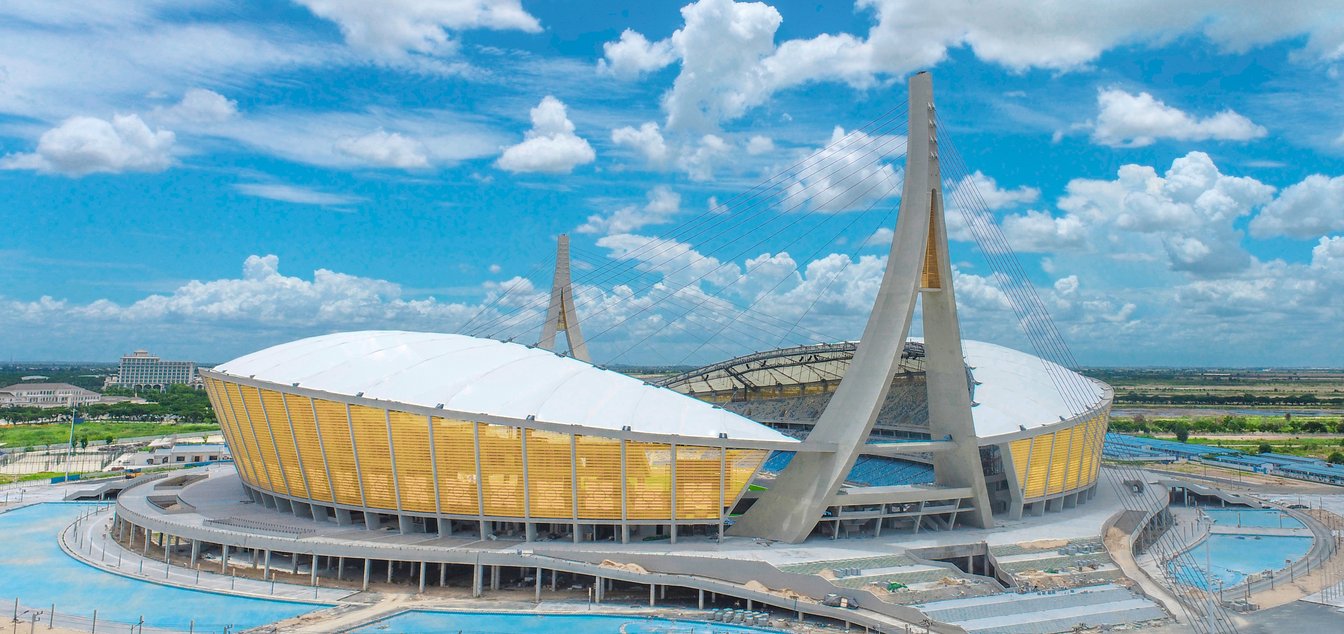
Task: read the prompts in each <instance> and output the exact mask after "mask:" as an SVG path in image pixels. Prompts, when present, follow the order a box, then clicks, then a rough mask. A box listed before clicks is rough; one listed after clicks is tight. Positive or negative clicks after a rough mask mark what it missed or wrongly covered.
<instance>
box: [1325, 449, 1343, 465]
mask: <svg viewBox="0 0 1344 634" xmlns="http://www.w3.org/2000/svg"><path fill="white" fill-rule="evenodd" d="M1325 461H1326V462H1328V463H1330V464H1344V453H1340V452H1338V451H1336V452H1334V453H1332V454H1330V457H1328V458H1326V459H1325Z"/></svg>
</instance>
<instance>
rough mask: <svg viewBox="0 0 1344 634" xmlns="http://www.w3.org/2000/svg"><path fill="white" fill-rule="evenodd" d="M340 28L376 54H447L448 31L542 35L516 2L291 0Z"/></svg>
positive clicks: (349, 39) (354, 43)
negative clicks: (489, 31)
mask: <svg viewBox="0 0 1344 634" xmlns="http://www.w3.org/2000/svg"><path fill="white" fill-rule="evenodd" d="M296 1H297V2H298V3H300V4H302V5H304V6H306V7H308V9H309V10H310V11H312V12H313V13H314V14H315V15H317V16H319V17H323V18H326V19H328V20H331V21H333V22H335V23H336V24H338V25H339V26H340V27H341V33H342V34H343V35H344V36H345V39H346V41H347V42H348V43H349V44H350V45H351V46H353V47H356V48H359V49H361V50H364V51H367V52H370V53H373V54H376V55H381V56H397V55H401V54H403V53H405V52H406V51H414V52H417V53H442V52H445V51H446V50H451V47H452V41H451V39H450V38H449V35H448V31H462V30H467V29H498V30H519V31H523V32H526V33H539V32H541V24H540V23H539V22H537V19H536V18H535V17H533V16H532V15H531V14H529V13H528V12H527V11H525V10H523V7H522V4H521V2H520V0H380V1H378V2H366V1H364V0H296Z"/></svg>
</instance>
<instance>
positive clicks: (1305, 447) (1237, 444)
mask: <svg viewBox="0 0 1344 634" xmlns="http://www.w3.org/2000/svg"><path fill="white" fill-rule="evenodd" d="M1189 442H1190V443H1191V444H1197V445H1208V446H1215V447H1227V448H1229V449H1240V450H1242V451H1245V452H1247V453H1252V454H1253V453H1258V452H1259V447H1260V444H1261V443H1265V444H1268V445H1269V447H1270V449H1271V450H1272V452H1273V453H1281V454H1286V455H1290V456H1311V457H1313V458H1325V457H1327V456H1329V455H1330V454H1331V453H1334V452H1336V451H1344V439H1341V438H1283V439H1265V440H1258V439H1257V440H1227V439H1225V438H1196V437H1193V436H1192V437H1190V440H1189Z"/></svg>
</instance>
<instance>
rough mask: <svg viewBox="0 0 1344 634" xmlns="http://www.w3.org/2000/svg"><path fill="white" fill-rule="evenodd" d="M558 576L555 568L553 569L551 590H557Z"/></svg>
mask: <svg viewBox="0 0 1344 634" xmlns="http://www.w3.org/2000/svg"><path fill="white" fill-rule="evenodd" d="M557 576H558V574H557V573H556V571H555V569H554V568H552V569H551V592H555V578H556V577H557Z"/></svg>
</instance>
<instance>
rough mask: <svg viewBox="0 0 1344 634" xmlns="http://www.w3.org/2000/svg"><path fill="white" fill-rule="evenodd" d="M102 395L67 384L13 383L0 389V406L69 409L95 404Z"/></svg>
mask: <svg viewBox="0 0 1344 634" xmlns="http://www.w3.org/2000/svg"><path fill="white" fill-rule="evenodd" d="M102 397H103V395H102V394H99V393H97V392H94V391H92V390H86V389H84V388H82V387H79V386H77V385H70V384H69V383H15V384H14V385H10V386H8V387H0V405H13V406H16V407H21V406H28V407H34V406H36V407H69V406H70V405H72V404H73V405H86V404H89V403H97V402H98V401H99V400H101V399H102Z"/></svg>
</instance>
